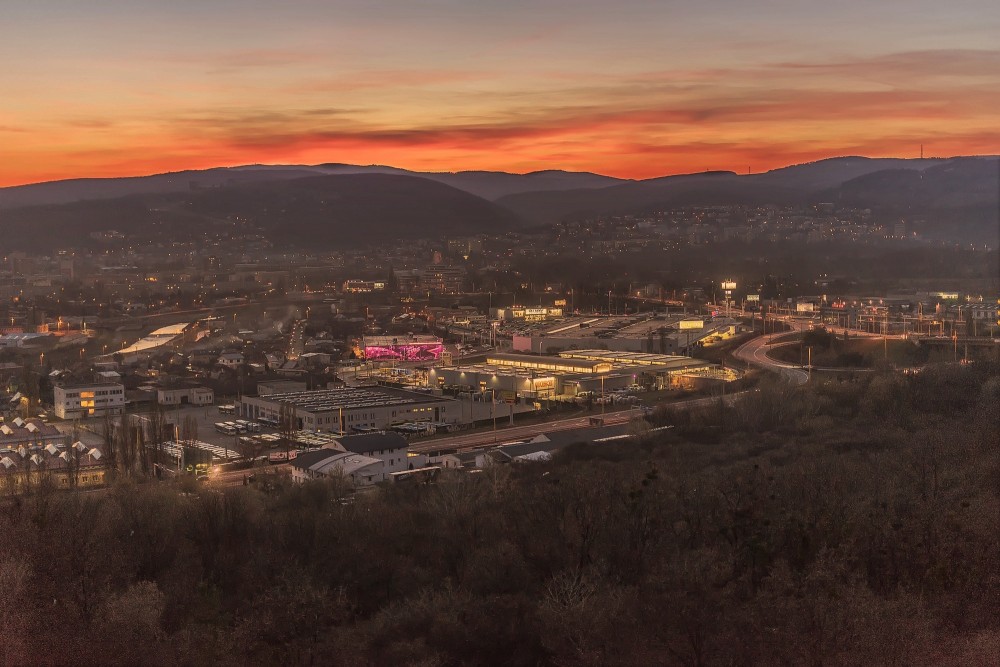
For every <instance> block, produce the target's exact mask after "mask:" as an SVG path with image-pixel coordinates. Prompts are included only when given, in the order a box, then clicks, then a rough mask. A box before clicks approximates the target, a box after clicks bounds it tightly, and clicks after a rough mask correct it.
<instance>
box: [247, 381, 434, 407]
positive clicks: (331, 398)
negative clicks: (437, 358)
mask: <svg viewBox="0 0 1000 667" xmlns="http://www.w3.org/2000/svg"><path fill="white" fill-rule="evenodd" d="M256 400H261V401H270V402H274V403H290V404H292V405H294V406H295V407H296V408H297V409H299V410H302V411H303V412H329V411H332V410H351V409H354V408H369V407H378V406H385V405H407V404H411V403H431V402H436V401H440V400H443V399H441V398H440V397H436V396H428V395H427V394H420V393H417V392H410V391H404V390H401V389H390V388H388V387H365V388H361V387H343V388H338V389H314V390H312V391H291V392H283V393H278V394H267V395H265V396H260V397H258V398H257V399H256Z"/></svg>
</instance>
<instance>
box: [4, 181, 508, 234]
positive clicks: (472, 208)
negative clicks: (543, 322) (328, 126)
mask: <svg viewBox="0 0 1000 667" xmlns="http://www.w3.org/2000/svg"><path fill="white" fill-rule="evenodd" d="M237 218H238V219H241V220H244V221H247V222H248V223H250V224H251V225H253V226H255V227H260V228H261V229H262V230H263V232H264V234H265V235H266V236H267V237H268V238H269V239H270V240H271V241H272V242H274V243H275V244H277V245H281V246H308V247H311V248H336V247H357V246H364V245H368V244H375V243H381V242H384V241H386V240H388V241H392V240H396V239H408V238H420V237H427V236H439V235H443V234H475V233H480V232H491V231H497V230H501V231H502V230H506V229H510V228H513V227H515V226H517V225H518V224H519V221H518V219H517V218H516V216H514V215H513V214H512V213H510V212H509V211H507V210H506V209H503V208H501V207H499V206H497V205H495V204H493V203H491V202H488V201H486V200H484V199H482V198H480V197H476V196H474V195H471V194H469V193H467V192H463V191H461V190H458V189H456V188H452V187H450V186H447V185H444V184H442V183H436V182H434V181H430V180H427V179H423V178H415V177H412V176H395V175H388V174H345V175H340V176H310V177H307V178H297V179H291V180H279V181H263V182H257V183H243V184H239V185H229V186H225V187H216V188H210V189H204V190H198V191H195V192H184V193H165V194H156V195H136V196H131V197H123V198H118V199H104V200H98V201H82V202H74V203H69V204H61V205H54V206H34V207H22V208H17V209H8V210H2V211H0V234H2V235H3V239H4V247H5V248H11V249H22V248H23V249H32V250H50V249H51V248H52V244H53V239H58V240H59V243H60V244H61V245H67V246H72V245H93V240H92V239H91V238H90V236H89V235H90V233H91V232H97V231H104V230H108V229H114V230H117V231H119V232H122V233H124V234H127V235H128V237H129V240H130V241H135V242H155V241H171V240H184V239H188V238H195V237H197V235H198V234H201V233H202V232H203V231H204V230H205V229H206V228H210V227H211V226H213V225H214V226H217V227H218V226H222V227H221V228H222V229H225V226H226V225H228V224H229V223H230V221H232V220H235V219H237Z"/></svg>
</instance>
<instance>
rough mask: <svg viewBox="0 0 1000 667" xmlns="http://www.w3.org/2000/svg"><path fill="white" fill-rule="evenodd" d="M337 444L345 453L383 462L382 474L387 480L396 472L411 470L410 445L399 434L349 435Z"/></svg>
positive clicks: (340, 439) (339, 439)
mask: <svg viewBox="0 0 1000 667" xmlns="http://www.w3.org/2000/svg"><path fill="white" fill-rule="evenodd" d="M336 443H337V444H338V445H340V446H341V447H343V448H344V451H347V452H351V453H353V454H362V455H364V456H367V457H371V458H374V459H378V460H379V461H381V462H382V473H383V476H384V477H385V478H388V475H390V474H391V473H394V472H401V471H403V470H408V469H409V468H410V466H409V463H408V456H407V454H408V452H409V448H410V445H409V443H408V442H407V441H406V438H404V437H403V436H401V435H400V434H399V433H392V432H381V433H364V434H361V435H348V436H345V437H343V438H337V440H336Z"/></svg>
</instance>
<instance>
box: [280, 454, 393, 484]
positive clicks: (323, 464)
mask: <svg viewBox="0 0 1000 667" xmlns="http://www.w3.org/2000/svg"><path fill="white" fill-rule="evenodd" d="M291 468H292V481H293V482H296V483H298V484H302V483H304V482H306V481H308V480H311V479H324V478H331V477H341V476H342V477H344V478H345V479H349V480H350V481H351V483H352V484H354V485H355V486H370V485H372V484H377V483H379V482H382V481H385V473H384V472H383V470H382V461H380V460H378V459H376V458H371V457H368V456H362V455H360V454H354V453H352V452H342V451H340V450H339V449H319V450H316V451H312V452H305V453H303V454H299V455H298V456H297V457H295V458H294V459H292V461H291Z"/></svg>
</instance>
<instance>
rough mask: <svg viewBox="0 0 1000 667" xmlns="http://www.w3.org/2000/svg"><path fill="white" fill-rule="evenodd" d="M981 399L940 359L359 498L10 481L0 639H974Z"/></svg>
mask: <svg viewBox="0 0 1000 667" xmlns="http://www.w3.org/2000/svg"><path fill="white" fill-rule="evenodd" d="M998 405H1000V372H998V369H997V368H996V367H991V366H988V365H985V364H982V365H974V366H972V367H958V366H942V367H939V368H932V369H930V370H928V371H926V372H925V373H922V374H920V375H918V376H913V377H902V376H891V375H877V376H875V377H871V378H858V379H855V380H845V381H832V382H829V383H826V384H821V385H819V386H816V387H814V388H810V389H807V390H804V391H796V390H789V389H788V388H786V387H783V386H780V385H776V386H773V387H772V386H766V385H765V386H763V387H762V388H761V391H760V392H756V393H754V394H753V395H752V396H750V398H748V399H747V402H746V403H742V404H741V403H737V404H736V405H735V406H733V407H731V408H727V407H724V406H721V405H719V406H715V407H713V408H711V409H708V410H705V411H704V412H701V413H695V414H692V413H676V414H670V413H661V414H658V415H657V418H659V419H660V420H663V421H670V422H671V423H673V424H674V425H675V428H674V429H672V430H671V431H668V432H667V433H668V435H662V433H663V432H661V435H659V436H658V437H656V438H647V439H646V440H644V441H643V442H641V443H633V444H628V445H614V446H609V445H604V446H603V447H598V448H595V447H585V446H574V447H570V448H568V449H567V450H565V451H563V452H562V453H561V454H560V456H558V457H557V460H555V461H553V462H552V463H549V464H540V465H526V466H517V467H498V468H492V469H489V470H487V471H485V472H483V473H481V474H476V475H469V474H456V475H454V476H448V477H444V478H441V479H440V481H439V482H438V483H437V484H435V485H432V486H412V487H410V486H397V487H391V488H388V489H385V490H383V491H381V492H379V493H376V494H370V495H362V496H360V497H358V498H357V499H356V500H355V501H354V502H345V501H344V500H343V499H342V497H341V494H340V493H339V492H338V491H337V489H336V488H335V487H334V486H333V485H324V484H310V485H305V486H300V487H293V486H291V485H290V484H286V485H278V486H277V487H276V488H273V489H271V490H269V491H267V492H264V491H262V490H258V489H255V488H253V487H249V488H248V487H239V488H234V489H230V490H225V491H218V490H213V489H206V488H191V489H188V490H187V491H188V493H182V492H181V491H182V489H180V488H177V487H172V486H168V485H165V484H164V485H155V484H151V485H133V484H125V485H122V486H119V487H116V488H114V489H112V490H110V491H109V492H107V493H106V494H103V495H101V494H57V493H46V492H43V491H40V492H38V493H36V494H34V495H32V496H30V497H26V498H22V499H8V500H6V501H5V502H6V505H5V507H4V511H3V513H2V515H0V534H2V535H3V536H4V539H3V541H2V543H0V591H2V595H0V631H2V632H3V638H4V639H3V641H0V652H2V653H0V661H2V662H3V663H4V664H19V663H58V664H62V663H67V662H73V663H75V664H88V663H91V664H107V663H118V664H140V663H141V664H166V663H171V664H173V663H185V664H219V663H222V664H241V665H242V664H270V663H285V664H317V665H318V664H333V665H336V664H344V665H383V664H416V665H468V664H473V665H475V664H481V665H495V664H509V665H609V664H611V665H615V664H619V665H652V664H667V665H719V664H721V665H730V664H740V665H781V664H785V665H823V664H830V665H840V664H865V665H867V664H899V665H937V664H954V665H968V664H981V665H988V664H995V663H996V660H997V656H1000V617H998V615H997V612H996V609H997V603H998V600H1000V576H998V575H997V572H1000V546H998V537H997V536H998V528H1000V442H998V437H1000V436H998V418H1000V412H998Z"/></svg>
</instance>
